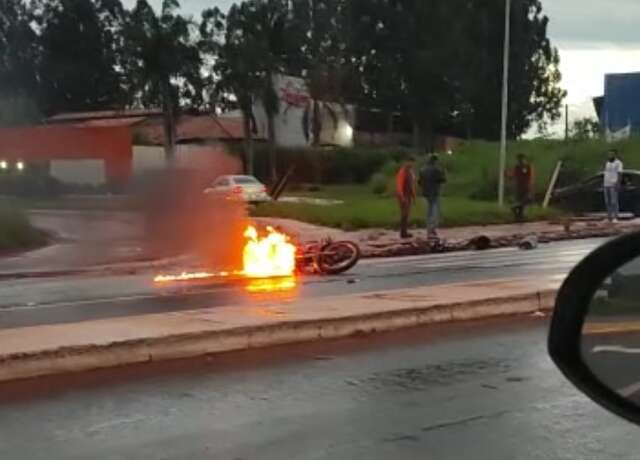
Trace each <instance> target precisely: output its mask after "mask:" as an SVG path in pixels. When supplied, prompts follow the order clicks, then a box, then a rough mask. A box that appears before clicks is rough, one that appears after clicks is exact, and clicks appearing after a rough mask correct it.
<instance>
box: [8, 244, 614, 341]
mask: <svg viewBox="0 0 640 460" xmlns="http://www.w3.org/2000/svg"><path fill="white" fill-rule="evenodd" d="M603 241H604V240H602V239H595V240H582V241H567V242H561V243H551V244H548V245H542V246H540V247H539V248H538V249H536V250H534V251H521V250H518V249H516V248H507V249H497V250H491V251H485V252H458V253H451V254H441V255H431V256H417V257H407V258H394V259H378V260H365V261H362V263H361V264H359V265H358V266H357V267H356V268H355V269H354V270H352V271H351V272H350V273H348V274H346V275H343V276H334V277H307V278H305V279H299V280H298V287H297V289H295V290H293V291H290V292H284V293H283V292H280V293H276V294H274V295H271V296H269V295H264V294H262V295H259V296H256V295H254V294H249V293H247V290H246V285H245V284H243V283H242V282H214V283H208V284H202V283H199V284H182V285H171V286H165V287H158V286H155V285H154V284H153V282H152V278H153V275H152V274H144V275H134V276H118V277H116V276H111V277H104V276H103V277H67V278H58V279H37V280H21V281H8V282H3V283H0V329H1V328H13V327H23V326H32V325H40V324H55V323H65V322H76V321H84V320H92V319H101V318H110V317H119V316H129V315H143V314H152V313H162V312H169V311H182V310H194V309H200V308H212V307H216V306H222V305H237V304H244V303H247V302H257V301H267V302H272V301H273V300H282V299H290V298H295V297H305V298H308V297H318V296H328V295H341V294H349V293H360V292H370V291H380V290H388V289H399V288H405V287H418V286H428V285H435V284H443V283H457V282H468V281H480V280H489V279H499V278H511V277H537V278H540V277H547V278H556V279H557V278H564V276H566V274H567V273H568V272H569V270H570V269H571V268H572V267H573V266H574V265H575V264H576V263H577V262H578V261H579V260H581V259H582V258H583V257H584V256H585V255H587V254H588V253H589V252H590V251H591V250H593V249H594V248H596V247H597V246H598V245H600V244H602V242H603Z"/></svg>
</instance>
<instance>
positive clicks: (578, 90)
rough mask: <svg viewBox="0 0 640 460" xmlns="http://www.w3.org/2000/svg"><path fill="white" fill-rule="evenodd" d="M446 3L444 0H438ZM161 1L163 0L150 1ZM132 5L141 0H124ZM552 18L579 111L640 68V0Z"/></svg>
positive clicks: (554, 9)
mask: <svg viewBox="0 0 640 460" xmlns="http://www.w3.org/2000/svg"><path fill="white" fill-rule="evenodd" d="M434 1H440V0H434ZM150 2H151V3H152V4H153V5H156V6H157V5H159V4H160V3H161V2H162V0H150ZM124 3H125V4H127V5H129V6H130V5H132V4H133V3H135V0H124ZM232 3H233V0H182V2H181V4H182V8H183V10H184V11H185V12H186V13H187V14H193V15H198V14H199V13H200V11H202V9H203V8H206V7H211V6H218V7H220V8H221V9H223V10H226V9H228V8H229V6H230V5H231V4H232ZM542 3H543V6H544V9H545V11H546V13H547V15H548V16H549V18H550V19H551V24H550V30H549V35H550V36H551V39H552V42H553V44H554V45H555V46H557V47H558V48H559V49H560V54H561V60H562V63H561V67H562V73H563V76H564V77H563V84H562V85H563V86H564V87H565V89H567V90H568V92H569V96H568V98H567V102H568V103H569V104H571V105H572V107H574V108H575V110H578V111H582V110H589V109H590V104H589V103H588V100H589V99H590V98H591V97H593V96H597V95H600V94H602V92H603V88H604V74H605V73H610V72H629V71H640V25H639V23H640V0H542Z"/></svg>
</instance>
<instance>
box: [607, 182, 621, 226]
mask: <svg viewBox="0 0 640 460" xmlns="http://www.w3.org/2000/svg"><path fill="white" fill-rule="evenodd" d="M604 204H605V205H606V206H607V217H608V218H609V220H610V221H611V220H614V219H618V214H619V213H620V205H619V202H618V187H605V188H604Z"/></svg>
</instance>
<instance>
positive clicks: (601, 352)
mask: <svg viewBox="0 0 640 460" xmlns="http://www.w3.org/2000/svg"><path fill="white" fill-rule="evenodd" d="M548 347H549V354H550V355H551V358H552V359H553V361H554V362H555V363H556V365H557V366H558V367H559V368H560V370H561V371H562V372H563V373H564V375H565V376H566V377H567V378H568V379H569V380H570V381H571V382H572V383H573V384H574V385H575V386H576V387H577V388H578V389H579V390H581V391H582V392H583V393H585V394H586V395H587V396H589V397H590V398H591V399H592V400H594V401H595V402H597V403H598V404H600V405H601V406H603V407H605V408H606V409H608V410H609V411H611V412H613V413H615V414H617V415H619V416H621V417H623V418H625V419H627V420H629V421H631V422H633V423H635V424H639V425H640V233H634V234H629V235H625V236H623V237H620V238H618V239H616V240H613V241H611V242H609V243H607V244H605V245H604V246H602V247H600V248H599V249H597V250H596V251H594V252H593V253H591V254H590V255H589V256H588V257H587V258H586V259H585V260H584V261H582V262H581V263H580V264H578V266H577V267H576V268H575V269H574V270H573V271H572V272H571V274H570V275H569V277H568V278H567V280H566V281H565V282H564V284H563V285H562V287H561V288H560V291H559V292H558V296H557V300H556V307H555V311H554V314H553V319H552V321H551V328H550V332H549V342H548Z"/></svg>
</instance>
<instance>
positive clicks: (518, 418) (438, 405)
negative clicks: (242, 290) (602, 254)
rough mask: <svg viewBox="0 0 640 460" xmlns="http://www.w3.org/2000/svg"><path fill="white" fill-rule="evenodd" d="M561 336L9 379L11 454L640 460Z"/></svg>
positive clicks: (6, 408)
mask: <svg viewBox="0 0 640 460" xmlns="http://www.w3.org/2000/svg"><path fill="white" fill-rule="evenodd" d="M546 327H547V325H546V322H544V321H541V320H533V319H520V320H517V321H514V320H506V321H505V320H501V321H492V322H484V323H467V324H458V325H449V326H438V327H437V328H423V329H416V330H412V331H403V332H402V333H400V334H387V335H379V336H376V337H369V338H367V339H366V340H364V339H350V340H346V341H341V342H331V343H320V344H314V345H307V346H296V347H295V348H292V347H289V348H277V349H270V350H262V351H254V352H250V353H240V354H231V355H226V356H223V357H217V358H211V359H209V360H207V361H195V362H188V363H187V362H184V363H175V364H173V366H177V367H180V369H179V370H180V372H171V373H167V372H166V370H167V369H153V368H142V369H140V368H136V369H135V370H129V371H127V370H124V371H120V373H121V375H120V376H117V375H114V374H113V371H111V372H110V373H108V374H107V373H97V374H92V375H85V376H81V377H80V376H78V377H74V378H72V379H69V378H67V380H63V381H52V380H47V381H46V382H44V381H39V382H36V383H29V384H27V383H22V384H20V385H19V386H17V388H16V387H7V386H3V387H0V399H2V400H4V401H5V402H1V403H0V427H1V428H0V458H2V459H31V460H39V459H46V460H56V459H90V458H97V459H113V460H115V459H216V460H253V459H256V460H282V459H288V460H295V459H327V460H329V459H331V460H340V459H394V460H403V459H416V458H425V459H452V460H464V459H473V460H477V459H480V458H482V459H492V460H501V459H505V460H507V459H508V460H512V459H524V460H526V459H554V460H556V459H637V458H638V452H639V451H640V440H638V435H637V434H638V428H637V427H634V426H631V425H629V424H628V423H626V422H624V421H622V420H619V419H617V418H615V417H614V416H611V415H609V414H607V413H606V412H605V411H604V410H603V409H600V408H599V407H597V406H596V405H595V404H593V403H592V402H590V401H589V400H587V399H586V398H585V397H583V396H581V395H580V394H579V393H578V392H577V391H576V390H574V389H573V387H572V386H571V385H570V384H569V383H567V382H566V381H565V380H564V378H563V377H561V376H560V374H559V372H558V371H557V370H556V369H555V368H554V367H553V365H552V363H551V362H550V360H549V359H548V358H547V355H546V351H545V344H544V342H545V336H546ZM174 371H177V369H174ZM24 394H28V395H29V397H28V398H26V397H25V398H24V399H22V395H24ZM34 394H36V395H37V397H36V398H35V399H34V398H33V395H34ZM6 400H12V402H6Z"/></svg>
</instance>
